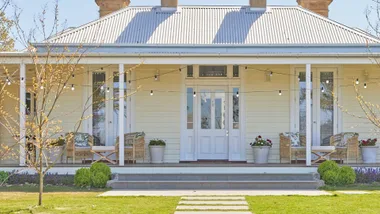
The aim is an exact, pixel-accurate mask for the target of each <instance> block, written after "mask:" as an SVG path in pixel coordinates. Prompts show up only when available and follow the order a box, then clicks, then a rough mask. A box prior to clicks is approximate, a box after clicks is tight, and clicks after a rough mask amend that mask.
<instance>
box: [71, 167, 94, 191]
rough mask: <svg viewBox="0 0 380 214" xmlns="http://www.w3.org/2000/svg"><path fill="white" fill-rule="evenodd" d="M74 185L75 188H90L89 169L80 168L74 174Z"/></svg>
mask: <svg viewBox="0 0 380 214" xmlns="http://www.w3.org/2000/svg"><path fill="white" fill-rule="evenodd" d="M74 184H75V186H77V187H89V186H91V171H90V169H89V168H80V169H78V170H77V171H76V172H75V176H74Z"/></svg>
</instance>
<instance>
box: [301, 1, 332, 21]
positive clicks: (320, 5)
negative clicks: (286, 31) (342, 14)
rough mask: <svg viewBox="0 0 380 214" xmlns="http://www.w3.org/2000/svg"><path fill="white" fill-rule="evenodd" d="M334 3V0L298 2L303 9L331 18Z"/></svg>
mask: <svg viewBox="0 0 380 214" xmlns="http://www.w3.org/2000/svg"><path fill="white" fill-rule="evenodd" d="M332 2H333V0H297V3H298V4H299V5H301V6H302V7H303V8H306V9H309V10H311V11H313V12H314V13H318V14H320V15H322V16H325V17H329V6H330V4H331V3H332Z"/></svg>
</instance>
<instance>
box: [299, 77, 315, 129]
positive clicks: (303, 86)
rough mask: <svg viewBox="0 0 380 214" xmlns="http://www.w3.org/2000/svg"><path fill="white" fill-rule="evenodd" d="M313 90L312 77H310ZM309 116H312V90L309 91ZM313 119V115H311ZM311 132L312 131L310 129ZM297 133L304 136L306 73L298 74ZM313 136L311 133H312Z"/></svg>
mask: <svg viewBox="0 0 380 214" xmlns="http://www.w3.org/2000/svg"><path fill="white" fill-rule="evenodd" d="M311 80H312V82H311V88H313V77H311ZM310 109H311V114H313V110H312V109H313V90H312V91H311V108H310ZM311 118H313V115H311ZM312 130H313V129H312ZM299 132H300V136H306V73H305V72H300V73H299ZM312 134H313V133H312Z"/></svg>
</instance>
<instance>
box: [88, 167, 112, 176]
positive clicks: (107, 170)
mask: <svg viewBox="0 0 380 214" xmlns="http://www.w3.org/2000/svg"><path fill="white" fill-rule="evenodd" d="M90 170H91V173H92V174H93V175H96V174H98V173H100V172H101V173H103V174H104V175H105V176H107V178H108V180H109V179H111V175H112V174H111V168H110V167H109V166H107V164H105V163H94V164H92V165H91V168H90Z"/></svg>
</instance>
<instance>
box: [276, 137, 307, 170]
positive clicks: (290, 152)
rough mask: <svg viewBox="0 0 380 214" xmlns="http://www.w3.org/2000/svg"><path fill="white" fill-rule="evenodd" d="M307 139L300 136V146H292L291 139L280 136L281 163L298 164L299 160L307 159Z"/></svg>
mask: <svg viewBox="0 0 380 214" xmlns="http://www.w3.org/2000/svg"><path fill="white" fill-rule="evenodd" d="M305 145H306V137H305V136H300V146H292V141H291V139H290V137H287V136H285V135H284V134H283V133H281V134H280V163H292V160H295V161H296V163H298V159H299V158H306V147H305Z"/></svg>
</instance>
